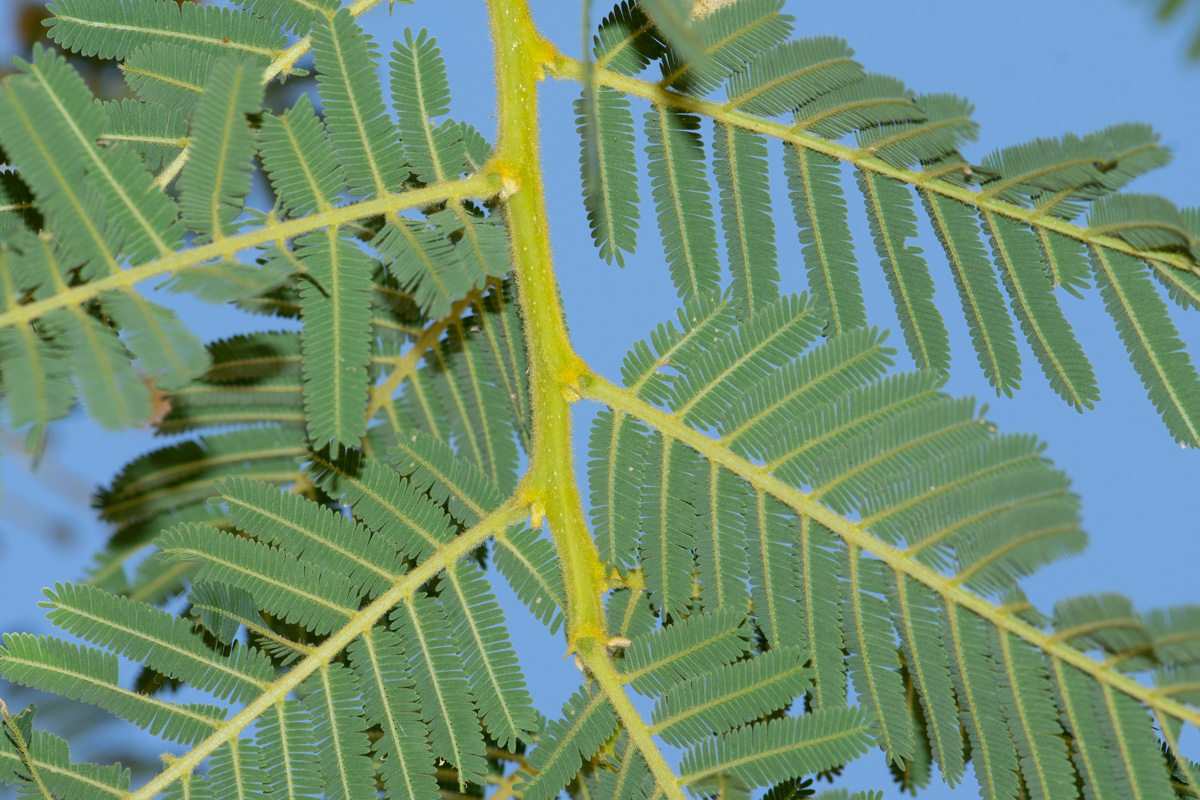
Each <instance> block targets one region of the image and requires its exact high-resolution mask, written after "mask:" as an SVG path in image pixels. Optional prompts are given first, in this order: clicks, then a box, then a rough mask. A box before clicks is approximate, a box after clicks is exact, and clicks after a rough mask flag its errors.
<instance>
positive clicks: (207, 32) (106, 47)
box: [49, 0, 284, 61]
mask: <svg viewBox="0 0 1200 800" xmlns="http://www.w3.org/2000/svg"><path fill="white" fill-rule="evenodd" d="M49 9H50V13H51V14H53V16H52V17H51V25H50V38H52V39H53V40H54V41H56V42H58V43H59V44H61V45H62V46H63V47H65V48H67V49H68V50H71V51H72V52H76V53H79V54H80V55H85V56H97V57H99V58H103V59H116V60H119V61H121V60H124V59H126V58H128V56H129V54H130V53H132V52H133V51H134V50H135V49H136V48H137V47H139V46H141V45H145V44H152V43H164V44H168V43H169V44H172V45H175V46H179V45H186V46H187V47H188V48H191V49H194V50H199V51H201V52H205V53H210V54H212V55H219V54H221V53H222V52H225V51H234V52H237V53H241V54H246V55H254V56H258V57H260V58H268V59H269V58H274V57H275V56H277V55H278V54H279V52H280V51H281V50H282V49H283V46H284V38H283V34H282V33H281V32H280V30H279V28H277V27H276V26H275V25H274V23H272V22H269V21H267V20H263V19H259V18H257V17H254V16H252V15H250V14H246V13H243V12H241V11H236V10H234V9H230V8H219V7H216V6H200V5H196V4H194V3H184V4H182V5H178V4H176V3H173V2H171V0H123V1H122V2H120V3H109V2H106V0H55V2H54V3H52V4H51V5H50V7H49Z"/></svg>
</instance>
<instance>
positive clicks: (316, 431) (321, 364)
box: [297, 228, 371, 447]
mask: <svg viewBox="0 0 1200 800" xmlns="http://www.w3.org/2000/svg"><path fill="white" fill-rule="evenodd" d="M297 253H298V255H299V258H300V261H301V263H302V264H304V265H305V267H306V268H307V269H308V274H309V276H310V281H308V282H306V283H305V285H304V288H303V289H302V290H301V303H302V308H303V310H302V312H301V313H302V316H303V319H304V329H303V333H302V336H301V341H302V342H303V348H304V358H303V365H304V410H305V413H306V414H307V416H308V435H309V438H310V439H311V440H312V441H313V442H314V443H315V444H316V445H317V446H318V447H322V446H324V445H325V444H326V443H327V442H332V443H333V444H335V445H339V444H340V445H345V446H355V445H357V444H358V442H359V440H360V439H361V438H362V436H363V434H364V433H365V432H366V408H367V390H368V387H369V385H370V384H369V377H368V375H367V361H368V359H369V358H370V354H371V349H370V348H371V345H370V341H369V339H368V337H369V335H370V332H371V325H370V298H369V296H368V294H367V292H368V291H369V290H370V288H371V266H370V262H369V261H368V260H367V256H366V254H365V253H364V252H363V251H362V250H361V249H359V248H358V247H357V246H356V245H355V244H353V243H352V242H350V241H349V240H347V239H345V238H343V237H340V236H338V234H337V231H336V229H334V228H330V229H329V230H328V232H327V233H326V234H324V235H322V234H312V235H311V236H308V237H305V238H303V239H302V240H300V241H298V242H297Z"/></svg>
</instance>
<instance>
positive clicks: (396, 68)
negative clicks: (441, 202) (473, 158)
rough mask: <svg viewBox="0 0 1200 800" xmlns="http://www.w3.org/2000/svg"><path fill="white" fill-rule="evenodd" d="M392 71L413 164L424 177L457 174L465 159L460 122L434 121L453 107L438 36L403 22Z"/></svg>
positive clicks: (440, 178)
mask: <svg viewBox="0 0 1200 800" xmlns="http://www.w3.org/2000/svg"><path fill="white" fill-rule="evenodd" d="M391 77H392V101H393V107H394V108H395V109H396V113H397V116H398V118H399V121H400V136H401V139H402V140H403V141H404V153H405V155H406V156H407V157H408V165H409V168H410V169H411V170H412V171H413V173H414V174H415V175H416V177H417V179H418V180H420V181H422V182H423V183H434V182H435V181H444V180H446V179H448V178H454V177H457V176H458V175H459V174H461V173H462V172H464V171H465V170H466V161H467V152H466V147H465V146H464V144H463V142H462V138H461V133H462V131H461V128H460V127H459V126H458V125H457V124H456V123H454V122H453V121H451V120H445V121H443V122H442V123H441V124H440V125H435V124H434V122H433V119H432V118H433V117H440V116H443V115H445V114H448V113H449V112H450V84H449V81H448V80H447V78H446V66H445V63H444V62H443V60H442V54H441V52H440V51H439V50H438V47H437V39H435V38H432V37H431V36H429V35H428V33H427V32H426V31H424V30H422V31H421V32H420V33H419V34H417V35H416V36H415V37H414V36H413V32H412V31H411V30H410V29H408V28H405V30H404V42H403V43H401V42H396V47H395V48H394V49H393V50H392V61H391Z"/></svg>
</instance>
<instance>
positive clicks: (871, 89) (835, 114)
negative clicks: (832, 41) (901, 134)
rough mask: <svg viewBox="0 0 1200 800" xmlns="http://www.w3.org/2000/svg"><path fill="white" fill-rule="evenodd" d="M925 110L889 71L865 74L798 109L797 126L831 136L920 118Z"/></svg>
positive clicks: (914, 120)
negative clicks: (884, 73) (891, 76)
mask: <svg viewBox="0 0 1200 800" xmlns="http://www.w3.org/2000/svg"><path fill="white" fill-rule="evenodd" d="M925 118H926V117H925V112H924V111H923V110H922V109H921V107H920V106H918V105H917V103H916V102H915V101H914V98H913V94H912V92H911V91H909V90H908V89H906V88H905V87H904V84H903V83H902V82H901V81H898V80H896V79H895V78H889V77H888V76H886V75H870V74H868V75H864V76H863V77H862V80H859V81H856V82H854V83H851V84H848V85H846V86H840V87H838V88H836V89H833V90H832V91H829V92H826V93H825V94H822V95H820V96H818V97H815V98H813V99H812V100H810V101H809V102H807V103H804V104H803V105H801V106H800V108H798V109H796V113H795V119H796V126H797V127H799V128H803V129H805V130H810V131H812V132H813V133H818V134H820V135H821V136H825V137H827V138H830V139H840V138H841V137H843V136H845V135H846V134H847V133H850V132H852V131H854V130H858V129H865V128H870V127H873V126H876V125H888V124H892V123H898V122H920V121H922V120H924V119H925Z"/></svg>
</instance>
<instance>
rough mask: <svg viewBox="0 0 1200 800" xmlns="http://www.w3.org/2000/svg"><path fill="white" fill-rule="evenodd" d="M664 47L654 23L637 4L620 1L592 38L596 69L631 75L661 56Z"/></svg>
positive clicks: (628, 0)
mask: <svg viewBox="0 0 1200 800" xmlns="http://www.w3.org/2000/svg"><path fill="white" fill-rule="evenodd" d="M663 51H664V44H663V42H662V37H661V35H660V34H659V33H658V30H657V29H656V28H655V26H654V23H653V22H652V21H651V20H650V18H649V17H647V16H646V12H645V10H644V9H643V8H642V7H641V5H640V4H638V3H635V2H632V0H621V2H619V3H618V4H617V5H616V6H614V7H613V10H612V11H610V12H609V13H608V15H607V16H606V17H605V18H604V20H603V21H602V22H601V23H600V27H599V28H598V29H597V30H596V34H595V35H594V36H593V37H592V56H593V57H594V58H595V64H596V67H597V68H607V69H611V70H613V71H615V72H620V73H623V74H626V75H632V74H634V73H636V72H641V71H642V70H643V69H645V68H646V66H647V65H648V64H649V63H650V62H651V61H653V60H655V59H657V58H659V57H661V56H662V54H663Z"/></svg>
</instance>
